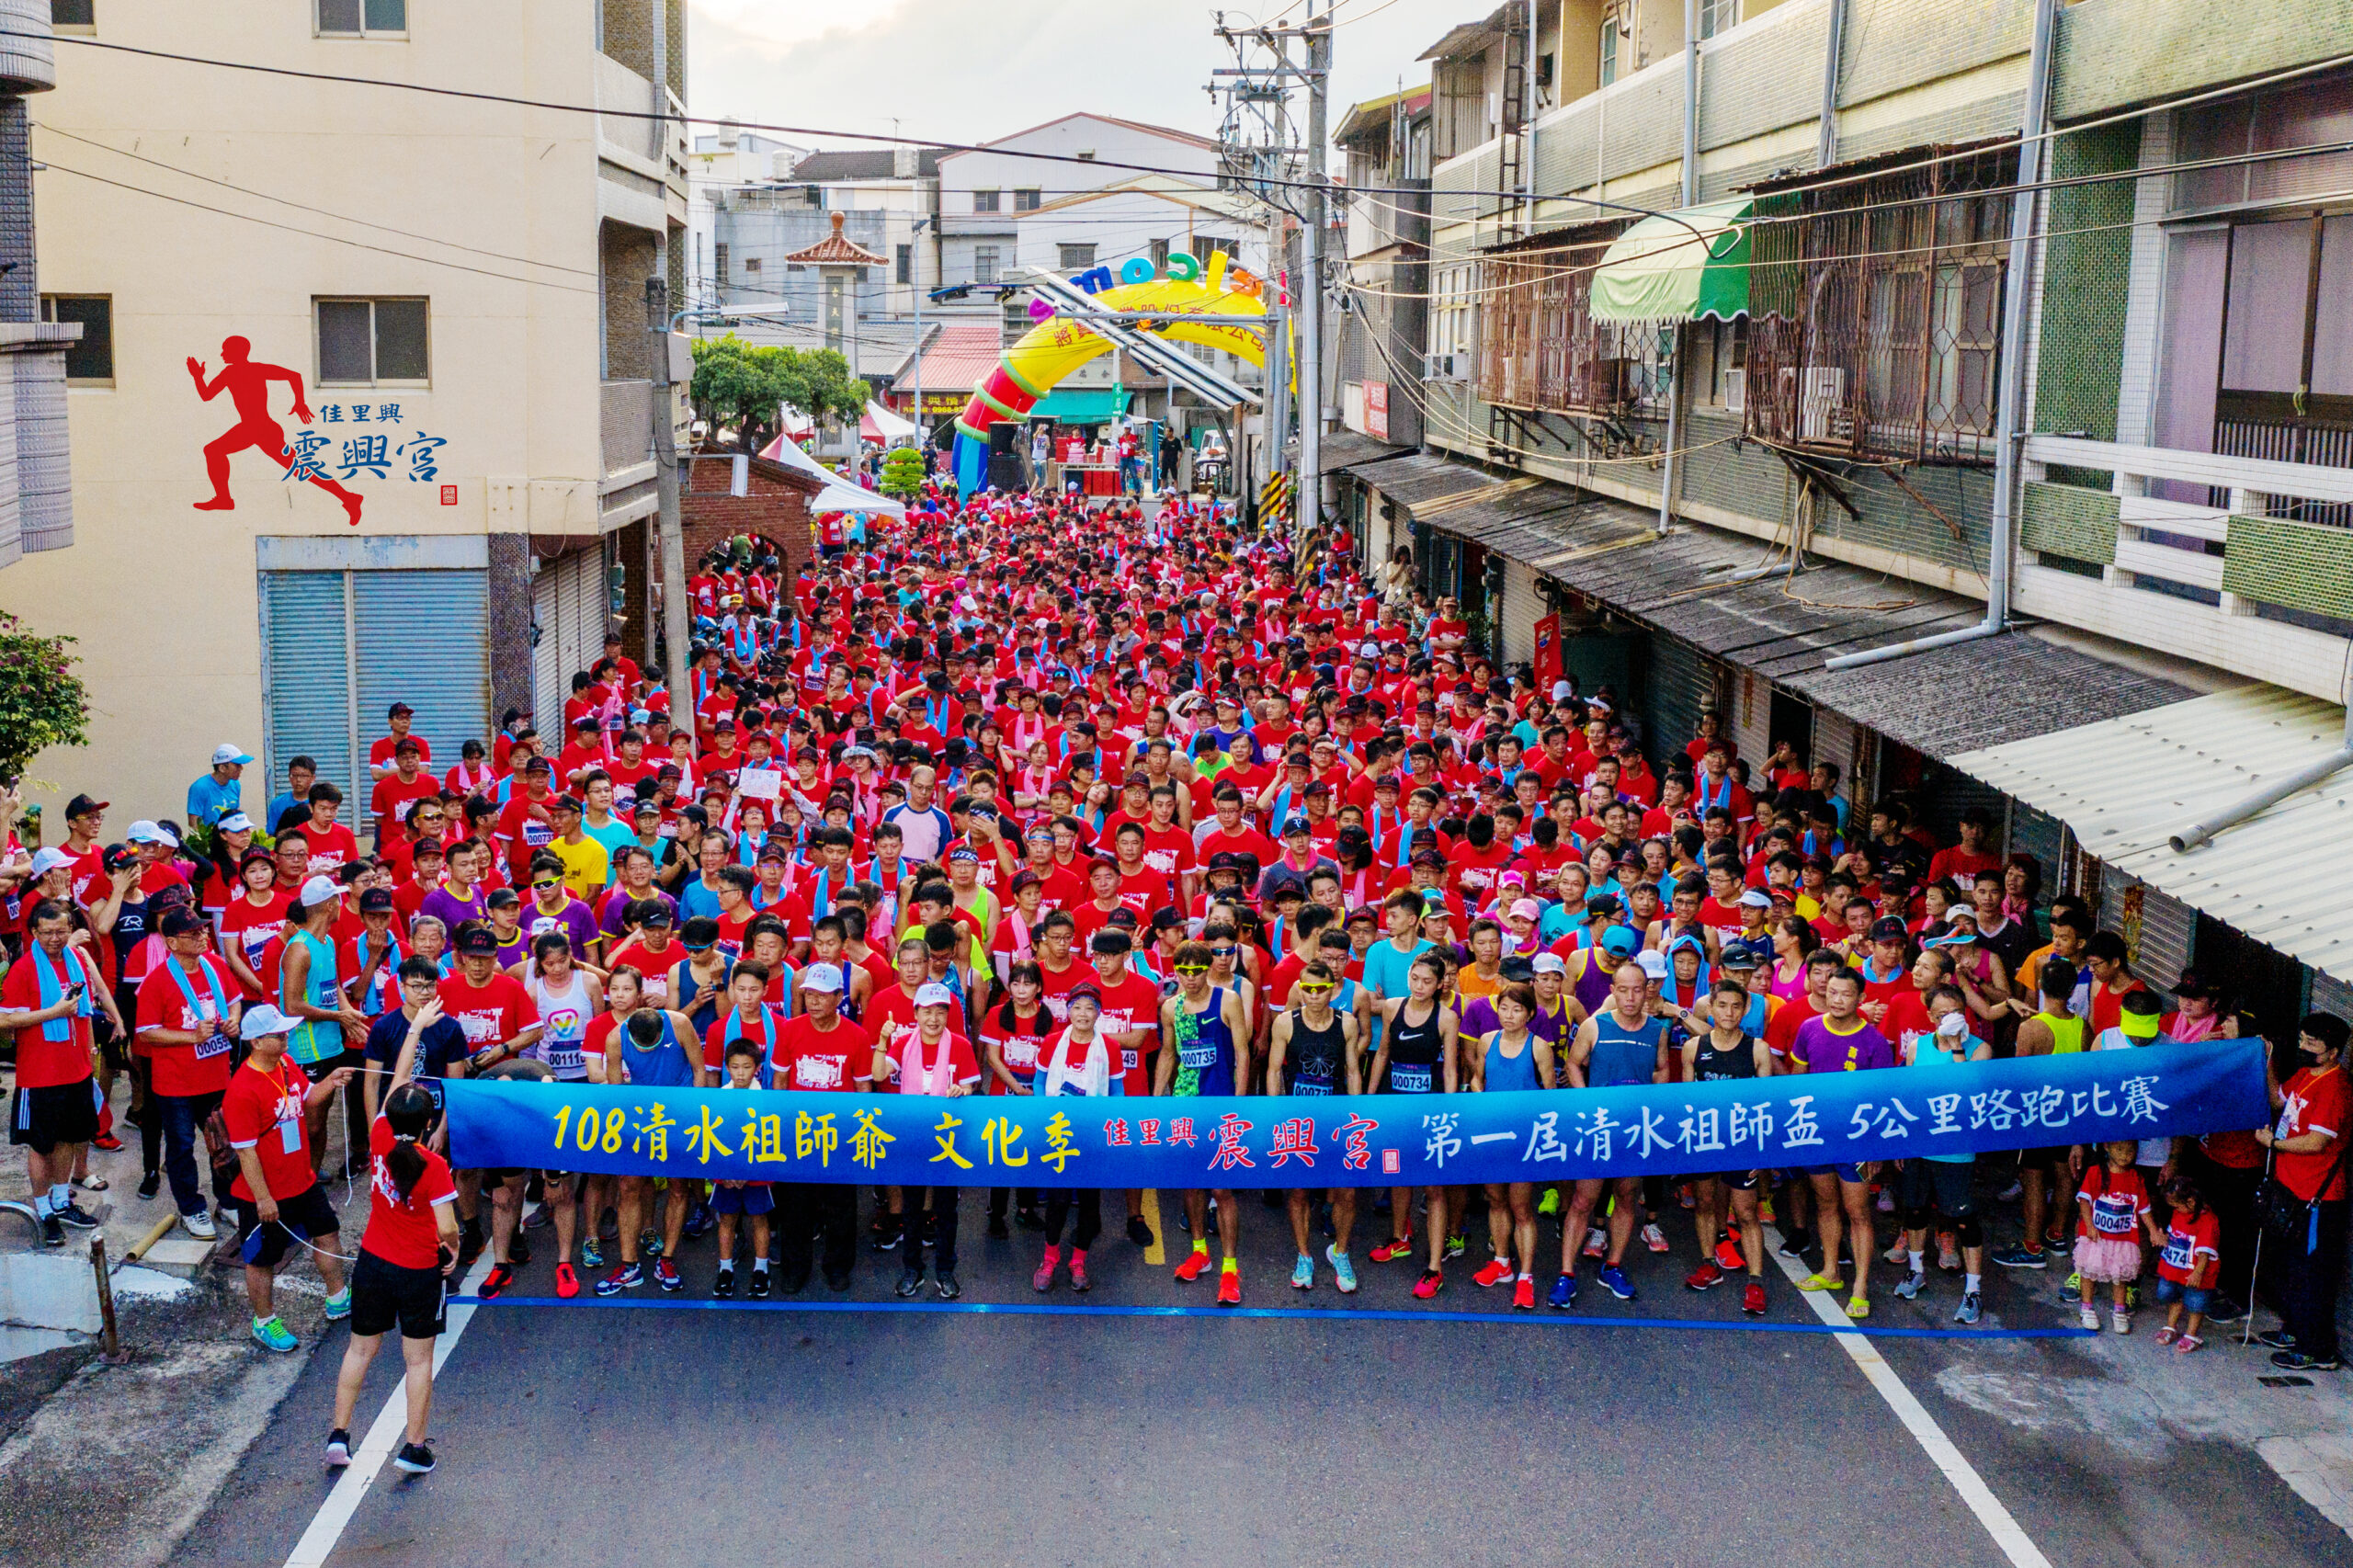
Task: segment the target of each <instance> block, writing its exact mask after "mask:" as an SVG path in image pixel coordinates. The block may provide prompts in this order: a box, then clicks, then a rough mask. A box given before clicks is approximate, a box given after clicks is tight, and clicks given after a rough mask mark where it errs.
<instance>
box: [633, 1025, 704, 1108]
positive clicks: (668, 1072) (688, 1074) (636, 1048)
mask: <svg viewBox="0 0 2353 1568" xmlns="http://www.w3.org/2000/svg"><path fill="white" fill-rule="evenodd" d="M661 1017H662V1038H661V1039H660V1040H656V1041H654V1044H653V1045H651V1046H642V1045H640V1044H638V1043H637V1037H636V1036H635V1035H633V1034H631V1033H630V1032H629V1026H628V1025H626V1024H624V1025H622V1026H621V1066H622V1067H623V1069H625V1070H626V1071H627V1072H628V1074H629V1081H630V1082H631V1083H632V1084H643V1085H646V1086H648V1087H649V1088H656V1089H685V1088H691V1087H692V1086H693V1085H694V1081H695V1067H694V1063H693V1062H689V1061H688V1059H687V1050H686V1047H684V1046H682V1045H680V1044H679V1043H678V1033H677V1030H676V1028H673V1027H672V1026H671V1023H670V1015H669V1014H667V1013H664V1014H663V1015H661Z"/></svg>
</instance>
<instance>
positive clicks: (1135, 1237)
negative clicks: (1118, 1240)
mask: <svg viewBox="0 0 2353 1568" xmlns="http://www.w3.org/2000/svg"><path fill="white" fill-rule="evenodd" d="M1128 1240H1130V1241H1131V1242H1133V1243H1134V1244H1136V1245H1138V1246H1140V1247H1148V1246H1150V1245H1151V1244H1152V1227H1151V1226H1150V1225H1147V1224H1145V1223H1144V1218H1143V1216H1142V1215H1141V1214H1133V1215H1130V1216H1129V1218H1128Z"/></svg>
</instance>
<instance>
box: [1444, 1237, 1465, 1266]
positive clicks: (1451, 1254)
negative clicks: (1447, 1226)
mask: <svg viewBox="0 0 2353 1568" xmlns="http://www.w3.org/2000/svg"><path fill="white" fill-rule="evenodd" d="M1470 1250H1471V1238H1470V1237H1468V1236H1466V1235H1464V1234H1463V1233H1461V1231H1450V1232H1449V1233H1447V1237H1446V1256H1447V1257H1448V1259H1449V1261H1450V1260H1452V1259H1454V1258H1458V1257H1461V1256H1462V1255H1463V1254H1464V1253H1466V1252H1469V1251H1470Z"/></svg>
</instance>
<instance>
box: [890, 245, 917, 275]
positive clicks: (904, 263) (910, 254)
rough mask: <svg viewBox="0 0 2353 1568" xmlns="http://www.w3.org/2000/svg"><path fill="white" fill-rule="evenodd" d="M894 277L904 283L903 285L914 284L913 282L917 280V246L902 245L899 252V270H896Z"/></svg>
mask: <svg viewBox="0 0 2353 1568" xmlns="http://www.w3.org/2000/svg"><path fill="white" fill-rule="evenodd" d="M894 276H895V277H896V278H897V279H898V280H899V281H900V282H902V283H913V282H914V281H915V246H913V245H901V246H900V247H899V250H898V261H897V270H896V272H895V274H894Z"/></svg>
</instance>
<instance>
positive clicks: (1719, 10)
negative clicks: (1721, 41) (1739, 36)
mask: <svg viewBox="0 0 2353 1568" xmlns="http://www.w3.org/2000/svg"><path fill="white" fill-rule="evenodd" d="M1739 23H1740V0H1699V37H1700V38H1701V39H1702V40H1706V39H1711V38H1713V37H1715V36H1716V35H1717V34H1718V33H1722V32H1730V31H1731V30H1732V29H1733V28H1735V27H1737V26H1738V25H1739Z"/></svg>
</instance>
